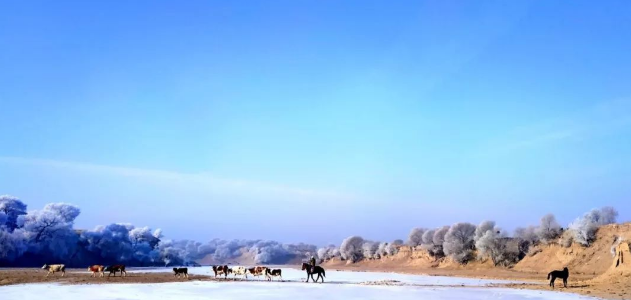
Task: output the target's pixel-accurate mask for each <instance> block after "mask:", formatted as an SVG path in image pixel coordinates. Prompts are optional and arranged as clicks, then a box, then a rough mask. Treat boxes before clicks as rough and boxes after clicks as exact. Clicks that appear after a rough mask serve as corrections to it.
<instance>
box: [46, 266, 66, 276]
mask: <svg viewBox="0 0 631 300" xmlns="http://www.w3.org/2000/svg"><path fill="white" fill-rule="evenodd" d="M42 269H44V270H48V273H46V277H48V275H50V273H53V275H55V272H61V276H62V277H63V276H64V275H66V265H44V266H43V267H42Z"/></svg>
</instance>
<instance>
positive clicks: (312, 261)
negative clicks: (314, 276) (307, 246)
mask: <svg viewBox="0 0 631 300" xmlns="http://www.w3.org/2000/svg"><path fill="white" fill-rule="evenodd" d="M309 264H310V265H311V273H315V267H316V259H315V257H313V256H311V259H309Z"/></svg>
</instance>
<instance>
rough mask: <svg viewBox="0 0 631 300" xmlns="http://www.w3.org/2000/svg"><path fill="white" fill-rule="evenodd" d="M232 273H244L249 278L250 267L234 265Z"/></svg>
mask: <svg viewBox="0 0 631 300" xmlns="http://www.w3.org/2000/svg"><path fill="white" fill-rule="evenodd" d="M232 274H234V277H237V275H243V276H245V278H246V279H247V278H248V269H246V268H245V267H232Z"/></svg>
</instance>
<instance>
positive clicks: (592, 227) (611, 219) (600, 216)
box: [570, 206, 618, 246]
mask: <svg viewBox="0 0 631 300" xmlns="http://www.w3.org/2000/svg"><path fill="white" fill-rule="evenodd" d="M617 217H618V212H617V211H616V210H615V209H614V208H613V207H609V206H607V207H603V208H601V209H593V210H591V211H590V212H588V213H586V214H585V215H583V216H582V217H580V218H578V219H576V220H575V221H574V222H572V224H570V230H571V231H572V232H573V233H574V241H576V242H578V243H581V244H582V245H584V246H589V245H590V244H591V243H592V242H593V241H595V240H596V232H597V231H598V228H599V227H600V226H602V225H607V224H612V223H615V222H616V218H617Z"/></svg>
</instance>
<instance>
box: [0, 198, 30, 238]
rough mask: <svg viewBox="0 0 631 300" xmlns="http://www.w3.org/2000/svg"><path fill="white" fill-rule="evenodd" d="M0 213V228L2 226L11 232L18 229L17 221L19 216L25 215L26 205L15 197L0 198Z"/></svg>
mask: <svg viewBox="0 0 631 300" xmlns="http://www.w3.org/2000/svg"><path fill="white" fill-rule="evenodd" d="M0 213H2V214H3V215H4V217H2V219H4V221H1V222H0V226H2V225H4V226H6V228H7V229H8V231H10V232H12V231H13V230H15V229H16V228H17V227H18V224H17V220H18V217H19V216H23V215H26V204H24V202H22V201H21V200H20V199H18V198H17V197H13V196H10V195H2V196H0Z"/></svg>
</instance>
